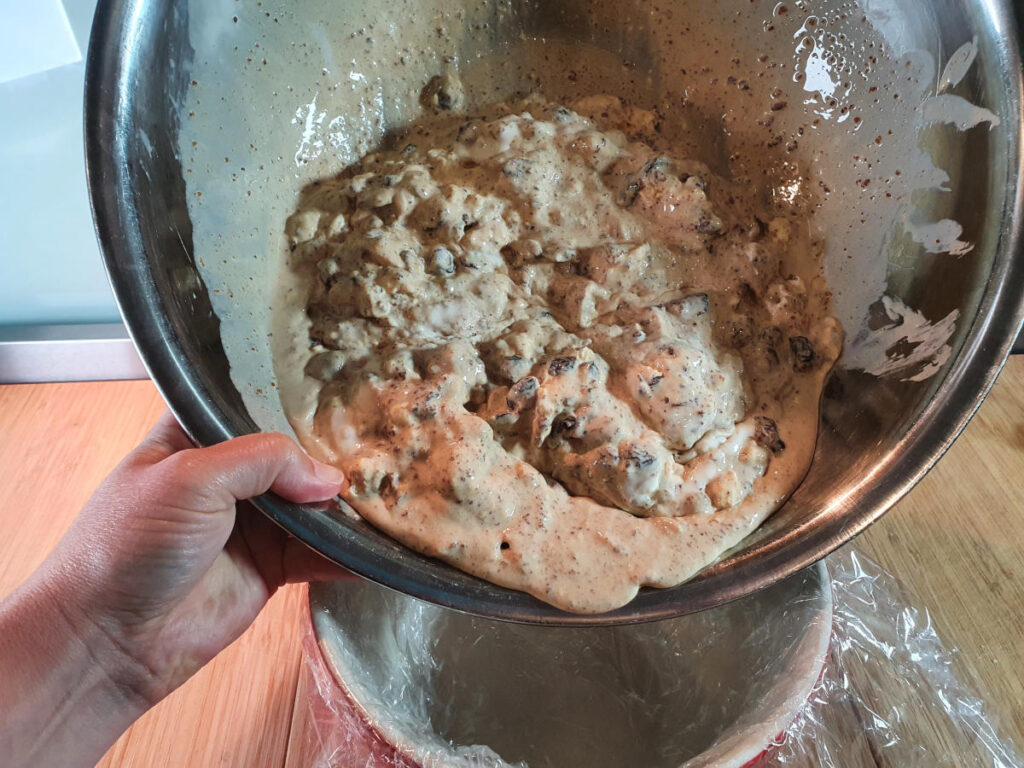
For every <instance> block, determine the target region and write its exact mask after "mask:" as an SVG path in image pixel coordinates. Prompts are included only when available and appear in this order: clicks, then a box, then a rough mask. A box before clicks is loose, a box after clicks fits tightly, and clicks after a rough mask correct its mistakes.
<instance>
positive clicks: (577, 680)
mask: <svg viewBox="0 0 1024 768" xmlns="http://www.w3.org/2000/svg"><path fill="white" fill-rule="evenodd" d="M310 608H311V611H312V618H313V628H314V632H315V634H316V638H317V641H318V644H319V647H320V650H321V653H322V655H323V658H324V661H325V663H326V665H327V667H328V668H329V669H330V671H331V673H332V674H333V675H334V676H335V678H336V680H337V681H338V684H339V686H341V687H340V688H338V689H337V690H334V691H328V692H326V693H325V694H324V695H325V696H326V697H327V700H326V703H327V705H328V709H335V710H336V709H339V708H348V707H349V706H351V705H353V704H354V706H355V707H357V708H358V711H359V714H360V715H361V716H362V718H363V719H364V720H365V721H366V722H368V723H369V724H370V725H371V726H372V727H373V728H374V729H375V730H376V731H377V733H378V734H380V736H382V737H383V739H384V740H385V741H386V742H387V743H388V744H390V745H392V746H394V747H396V748H398V750H399V751H400V752H401V753H403V754H405V755H406V756H407V757H410V758H412V760H413V761H414V762H415V763H416V764H419V765H436V766H445V768H460V767H461V766H467V767H468V766H481V765H487V766H494V767H495V768H505V767H506V766H510V765H528V766H530V768H544V766H570V765H585V766H588V767H589V768H605V767H607V768H612V767H614V766H626V765H636V766H641V765H642V766H645V767H646V768H679V766H684V765H685V768H701V766H716V767H717V768H725V767H726V766H734V767H738V766H741V765H743V764H745V763H747V762H748V761H750V760H751V759H753V758H755V757H757V756H758V755H759V754H760V753H761V752H762V751H763V750H764V749H765V747H766V746H767V745H768V744H769V743H770V742H771V741H772V740H773V739H775V738H776V737H777V736H778V735H779V734H780V733H781V732H783V731H784V730H785V729H786V727H787V726H788V725H789V723H790V721H791V720H792V718H793V716H794V714H795V713H796V712H797V711H798V710H799V709H800V708H801V707H802V706H803V704H804V703H805V702H806V701H807V697H808V695H809V693H810V691H811V689H812V688H813V687H814V685H815V683H816V682H817V680H818V678H819V676H820V675H821V670H822V667H823V665H824V659H825V655H826V653H827V650H828V644H829V637H830V633H831V626H832V620H831V618H832V614H831V593H830V587H829V581H828V577H827V575H826V574H825V568H824V566H821V565H819V566H818V567H815V568H810V569H808V570H806V571H804V572H802V573H800V574H797V575H796V576H793V577H791V578H789V579H787V580H785V581H782V582H780V583H779V584H777V585H775V586H774V587H772V588H770V589H766V590H764V591H762V592H760V593H759V594H757V595H754V596H752V597H749V598H747V599H745V600H741V601H736V602H733V603H730V604H728V605H725V606H721V607H719V608H716V609H714V610H709V611H703V612H701V613H698V614H693V615H690V616H684V617H681V618H677V619H672V620H668V621H662V622H656V623H651V624H641V625H628V626H618V627H589V628H579V629H565V628H560V627H559V628H556V627H537V626H525V625H521V624H511V623H508V622H498V621H492V620H488V619H482V618H478V617H474V616H469V615H466V614H462V613H458V612H455V611H450V610H447V609H444V608H439V607H437V606H435V605H431V604H429V603H425V602H422V601H420V600H416V599H414V598H410V597H407V596H405V595H401V594H398V593H396V592H393V591H391V590H388V589H384V588H382V587H379V586H377V585H374V584H371V583H369V582H366V581H362V580H360V581H353V580H349V581H343V582H338V583H336V584H321V585H314V586H313V587H312V588H311V590H310ZM342 690H344V692H345V693H344V694H343V693H342ZM346 696H347V697H348V698H347V699H346V698H345V697H346Z"/></svg>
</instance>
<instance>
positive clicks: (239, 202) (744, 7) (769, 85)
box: [86, 0, 1024, 623]
mask: <svg viewBox="0 0 1024 768" xmlns="http://www.w3.org/2000/svg"><path fill="white" fill-rule="evenodd" d="M1015 41H1016V34H1015V32H1014V30H1013V29H1012V27H1011V15H1010V12H1009V9H1008V8H1007V7H1006V5H1005V4H1000V3H999V2H995V1H992V2H977V3H959V2H953V1H952V0H939V1H938V2H934V3H929V4H927V5H921V4H919V3H916V2H912V1H911V0H883V1H881V2H880V1H878V0H869V1H868V0H865V1H864V2H855V1H853V0H848V1H847V2H836V1H829V2H809V1H806V2H805V1H804V0H797V2H793V3H785V2H779V3H776V2H763V1H762V0H758V2H754V3H751V2H749V0H735V1H734V2H723V3H714V4H708V3H696V2H687V1H686V0H657V1H656V2H648V0H625V1H624V2H614V3H613V2H607V3H604V2H598V3H592V2H588V1H585V0H566V2H560V3H547V2H542V1H541V0H523V1H521V2H480V3H478V2H474V3H463V2H458V1H452V0H448V1H443V2H442V1H441V0H423V1H422V2H417V3H415V4H413V5H409V4H406V3H402V2H398V1H397V0H395V1H394V2H392V1H391V0H387V1H386V2H379V3H356V2H350V1H349V0H340V1H337V0H332V1H331V2H326V1H325V0H316V1H311V2H305V3H302V4H294V3H287V2H284V0H264V1H263V2H262V3H258V4H250V3H238V2H235V1H234V0H215V1H214V0H204V1H203V2H180V3H157V2H147V1H146V0H103V1H101V2H100V3H99V6H98V10H97V17H96V28H95V30H94V33H93V43H92V48H91V50H90V66H89V73H88V78H87V80H88V82H87V94H86V99H87V152H88V157H89V172H90V183H91V186H92V195H93V200H94V206H95V209H96V214H97V223H98V229H99V233H100V238H101V241H102V245H103V248H104V252H105V255H106V258H107V262H108V267H109V271H110V274H111V279H112V283H113V285H114V288H115V292H116V294H117V296H118V300H119V302H120V304H121V307H122V310H123V313H124V315H125V317H126V320H127V322H128V325H129V329H130V330H131V332H132V334H133V336H134V338H135V340H136V342H137V343H138V345H139V346H140V349H141V352H142V355H143V357H144V359H145V361H146V363H147V365H148V366H149V368H150V371H151V373H152V374H153V377H154V380H155V381H156V382H157V384H158V385H159V386H160V388H161V389H162V391H163V392H164V394H165V396H166V397H167V398H168V401H169V402H170V404H171V406H172V408H173V409H174V410H175V412H176V413H177V415H178V416H179V418H180V419H181V420H182V422H183V423H184V425H185V426H186V428H187V429H189V431H190V432H191V433H192V434H193V436H194V437H195V438H196V439H197V440H198V441H200V442H202V443H211V442H216V441H219V440H222V439H226V438H228V437H231V436H234V435H237V434H241V433H245V432H249V431H253V430H276V431H284V432H289V431H290V428H289V425H288V423H287V421H286V419H285V418H284V416H283V413H282V409H281V404H280V400H279V397H278V393H277V390H276V373H275V370H274V363H273V355H272V347H273V337H272V333H271V327H272V309H273V307H274V305H275V291H276V289H277V286H278V283H279V275H280V270H281V268H282V259H283V257H284V254H285V244H284V237H283V232H284V222H285V220H286V219H287V217H288V215H289V214H290V213H291V211H292V210H293V207H294V205H295V203H296V201H297V197H298V194H299V191H300V190H301V189H302V187H303V186H304V185H305V184H307V183H309V182H310V181H312V180H314V179H316V178H319V177H323V176H325V175H328V174H331V173H335V172H337V171H339V170H340V169H341V168H342V167H344V165H345V164H346V163H348V162H350V161H352V160H354V159H356V158H358V157H359V156H360V155H361V154H363V153H364V152H366V151H367V150H369V149H371V148H372V147H373V146H374V145H375V144H376V143H378V142H379V141H380V139H381V137H382V136H384V135H385V134H386V132H388V131H390V130H393V129H395V128H396V127H399V126H401V125H403V124H404V123H406V122H407V121H409V120H411V119H414V118H415V117H416V115H417V114H418V110H419V107H418V103H417V97H418V94H419V91H420V89H421V87H422V85H423V83H424V82H425V81H426V80H427V79H428V78H429V77H430V76H432V75H435V74H438V73H439V72H442V71H445V70H448V69H454V70H457V71H458V72H459V73H460V74H461V75H462V76H463V78H464V79H465V80H466V82H467V84H468V85H469V92H470V100H471V102H477V103H482V102H487V101H493V100H496V99H499V98H504V97H508V96H511V95H514V94H517V93H526V92H531V91H538V92H540V93H542V94H544V95H546V96H548V97H550V98H553V99H567V98H571V97H573V96H579V95H587V94H592V93H595V92H611V93H613V94H615V95H619V96H621V97H624V98H627V99H628V100H630V101H632V102H634V103H637V104H639V105H640V106H648V107H654V106H656V107H657V108H658V109H659V111H660V112H661V113H662V114H663V115H665V116H666V119H670V120H673V121H675V122H676V123H677V124H678V126H679V127H680V128H681V129H682V133H683V135H684V136H685V137H687V138H686V142H687V143H688V145H689V147H688V148H689V149H690V150H691V151H693V152H694V153H695V154H699V155H700V156H701V157H702V158H703V159H705V160H707V161H708V162H709V163H710V164H711V165H712V166H713V167H715V168H716V170H718V171H719V172H724V170H725V168H726V165H727V164H728V160H729V158H730V156H732V155H735V156H736V157H739V158H740V160H741V161H742V157H743V153H744V152H748V151H750V148H751V147H752V146H755V145H759V146H760V145H763V138H764V137H763V136H760V135H758V136H756V137H755V135H754V134H755V133H756V132H758V131H765V130H768V131H771V132H773V138H774V135H775V134H777V135H778V137H779V139H778V143H777V145H776V148H775V149H773V150H772V152H774V153H775V154H774V155H773V156H772V162H773V163H774V164H775V166H774V170H775V177H776V178H777V183H776V184H775V186H774V187H773V189H772V194H774V195H779V196H782V197H786V196H794V195H801V196H806V197H807V198H808V199H810V200H812V201H813V202H814V203H815V205H816V206H817V213H816V216H815V221H814V222H813V224H812V225H813V227H814V228H815V229H816V231H817V232H818V233H819V234H820V235H821V236H822V237H823V238H824V242H825V247H826V271H827V276H828V279H829V281H830V285H831V287H832V289H833V291H834V295H835V312H836V314H837V315H838V317H839V318H840V320H841V321H842V322H843V324H844V326H845V328H846V332H847V337H848V338H847V348H846V350H845V352H844V359H843V361H842V362H841V364H840V366H839V368H838V370H836V371H835V373H834V374H833V377H832V380H831V382H830V384H829V386H828V387H827V390H826V395H825V401H824V404H823V409H822V425H821V430H820V435H819V440H818V446H817V453H816V457H815V460H814V464H813V466H812V468H811V471H810V473H809V475H808V476H807V478H806V480H805V481H804V483H803V484H802V486H801V487H800V488H799V489H798V491H797V492H796V493H795V494H794V495H793V496H792V498H791V499H790V500H789V501H788V502H787V503H786V504H785V506H784V507H783V508H782V509H781V510H780V511H779V512H778V513H777V514H775V515H774V516H773V517H772V518H770V519H769V521H768V522H767V523H766V524H765V525H764V526H762V527H761V529H759V530H758V531H757V532H756V533H755V534H754V535H753V536H751V537H750V538H749V539H748V540H747V541H746V542H744V543H743V544H742V545H741V546H740V547H739V548H738V549H737V550H736V551H734V552H733V553H731V554H729V555H728V556H727V557H725V558H723V559H722V560H721V561H720V562H719V563H718V564H716V565H715V566H713V567H711V568H709V569H708V570H706V571H705V572H704V573H703V574H701V575H700V576H699V577H698V578H697V579H695V580H694V581H692V582H689V583H687V584H684V585H681V586H679V587H677V588H674V589H670V590H660V591H659V590H645V591H643V592H642V593H641V594H640V596H639V597H638V598H637V599H636V600H635V601H634V602H633V603H632V604H630V605H629V606H627V607H626V608H624V609H621V610H620V611H617V612H614V613H613V614H608V615H605V616H602V617H571V616H568V615H566V614H562V613H560V612H558V611H556V610H554V609H551V608H548V607H547V606H544V605H541V604H540V603H539V602H537V601H536V600H533V599H532V598H530V597H528V596H525V595H521V594H517V593H512V592H509V591H508V590H503V589H500V588H497V587H493V586H491V585H489V584H485V583H483V582H481V581H479V580H477V579H474V578H472V577H469V576H466V575H464V574H462V573H460V572H457V571H455V570H454V569H452V568H449V567H447V566H445V565H443V564H441V563H438V562H435V561H431V560H429V559H427V558H423V557H420V556H418V555H416V554H414V553H412V552H410V551H408V550H406V549H405V548H403V547H401V546H398V545H397V544H396V543H395V542H393V541H392V540H390V539H389V538H387V537H386V536H384V535H382V534H380V533H378V532H377V531H375V530H374V529H372V528H370V527H369V526H368V525H366V524H365V523H363V522H362V521H361V520H359V519H358V517H357V516H355V515H354V514H346V513H345V512H344V511H343V510H337V509H334V510H327V509H309V508H299V507H296V506H294V505H289V504H285V503H283V502H281V501H280V500H277V499H273V498H267V499H264V500H263V501H262V502H261V506H262V507H263V508H264V509H265V511H267V513H268V514H270V515H271V517H273V518H274V519H275V520H277V521H278V522H279V523H281V524H282V525H283V526H285V527H286V528H287V529H288V530H290V531H291V532H292V533H294V534H296V535H297V536H299V537H300V538H302V539H304V540H305V541H307V542H308V543H310V544H311V545H312V546H314V547H315V548H317V549H318V550H320V551H321V552H323V553H325V554H326V555H328V556H329V557H331V558H333V559H335V560H337V561H339V562H342V563H344V564H346V565H348V566H349V567H351V568H353V569H354V570H356V571H357V572H359V573H362V574H364V575H367V576H369V577H371V578H373V579H375V580H377V581H380V582H383V583H385V584H388V585H390V586H392V587H395V588H397V589H400V590H402V591H405V592H408V593H411V594H414V595H417V596H419V597H422V598H425V599H428V600H433V601H436V602H440V603H442V604H444V605H448V606H453V607H457V608H460V609H463V610H468V611H474V612H479V613H484V614H489V615H492V616H500V617H503V618H510V619H517V620H524V621H541V622H551V623H580V622H584V623H586V622H598V623H600V622H618V621H640V620H651V619H657V618H663V617H666V616H672V615H677V614H679V613H681V612H687V611H694V610H699V609H702V608H706V607H708V606H711V605H715V604H718V603H721V602H724V601H726V600H729V599H732V598H735V597H738V596H741V595H744V594H749V593H751V592H753V591H755V590H756V589H759V588H761V587H764V586H765V585H767V584H770V583H772V582H774V581H776V580H778V579H779V578H781V577H783V576H785V575H788V574H791V573H794V572H795V571H796V570H798V569H800V568H802V567H804V566H806V565H808V564H809V563H811V562H814V561H815V560H816V559H818V558H820V557H821V556H823V555H824V554H825V553H827V552H828V551H831V549H833V548H835V547H836V546H838V545H839V544H841V543H843V542H844V541H846V540H848V539H849V538H850V537H851V536H853V535H855V534H856V533H857V532H858V531H860V530H862V529H863V528H864V527H865V526H866V525H867V524H868V523H870V522H871V521H872V520H874V519H875V518H877V517H878V516H879V515H880V514H881V513H882V512H883V511H884V510H885V509H886V508H887V507H888V506H889V505H890V504H891V503H892V502H893V501H895V499H896V498H898V497H899V495H900V494H902V493H903V492H904V491H905V490H906V489H907V488H908V487H909V486H910V485H911V484H912V483H913V482H914V481H916V479H918V478H919V477H920V476H921V475H922V474H923V472H924V471H926V469H927V468H928V467H929V466H930V464H931V463H932V462H933V461H934V460H936V459H937V457H938V456H939V455H941V453H942V451H943V450H944V449H945V447H946V446H947V445H948V444H949V442H950V441H951V440H952V439H953V437H955V435H956V434H957V433H958V431H959V430H960V429H961V428H962V427H963V425H964V424H965V423H966V420H967V419H968V418H969V416H970V414H971V413H972V412H973V410H974V408H975V407H976V405H977V403H978V402H979V401H980V398H981V397H982V395H983V393H984V392H985V391H986V389H987V387H988V385H989V384H990V383H991V381H992V379H993V377H994V375H995V372H996V370H997V369H998V366H999V364H1000V363H1001V361H1002V359H1003V357H1004V355H1005V353H1006V351H1007V350H1008V348H1009V345H1010V343H1011V341H1012V339H1013V337H1014V335H1015V331H1016V328H1017V327H1018V325H1019V321H1020V317H1021V315H1020V313H1021V309H1020V297H1021V294H1022V292H1024V279H1022V276H1021V267H1020V265H1019V264H1018V263H1017V262H1016V261H1015V258H1014V257H1015V253H1014V247H1015V244H1016V242H1017V220H1018V207H1019V203H1020V200H1019V196H1020V192H1019V186H1018V182H1017V170H1018V166H1019V163H1020V157H1019V130H1020V66H1019V60H1018V58H1017V48H1016V42H1015ZM741 91H742V92H743V93H745V94H746V95H745V96H744V99H745V100H744V101H737V100H736V98H735V95H736V94H737V93H738V92H741ZM779 102H785V104H786V108H785V109H779V110H772V108H771V107H772V105H773V104H776V103H779ZM764 115H768V116H769V117H771V121H770V122H769V124H768V125H767V126H766V125H763V124H762V122H763V120H762V122H759V119H762V118H763V116H764ZM755 138H756V139H757V141H755V140H754V139H755Z"/></svg>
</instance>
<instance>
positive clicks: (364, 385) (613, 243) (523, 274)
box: [277, 77, 842, 613]
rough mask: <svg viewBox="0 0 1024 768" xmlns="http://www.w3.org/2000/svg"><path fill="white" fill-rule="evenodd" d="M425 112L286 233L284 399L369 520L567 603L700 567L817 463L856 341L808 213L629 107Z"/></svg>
mask: <svg viewBox="0 0 1024 768" xmlns="http://www.w3.org/2000/svg"><path fill="white" fill-rule="evenodd" d="M462 100H463V95H462V89H461V86H460V84H459V82H458V81H457V80H456V79H454V78H451V77H445V78H435V79H434V80H433V81H431V83H430V84H429V85H428V87H427V89H426V90H425V91H424V101H425V104H426V105H427V106H428V107H430V108H431V109H430V112H431V114H429V115H428V116H426V117H425V118H424V119H423V120H422V121H420V122H418V123H416V124H414V125H413V126H411V127H409V128H407V129H406V130H404V131H403V132H402V133H401V134H400V135H397V136H394V137H392V138H391V139H389V140H388V142H386V144H385V146H384V147H382V148H381V149H380V150H379V151H377V152H373V153H371V154H369V155H367V156H365V157H364V158H362V159H361V160H360V161H358V162H357V163H355V164H354V165H352V166H350V167H349V168H347V169H345V170H344V171H343V172H342V173H341V174H340V175H338V176H337V177H335V178H331V179H326V180H323V181H321V182H317V183H315V184H313V185H311V186H309V187H307V189H306V190H305V191H304V193H303V195H302V198H301V201H300V203H299V207H298V210H297V211H296V212H295V213H294V214H293V215H292V217H291V218H290V220H289V221H288V224H287V234H288V238H289V242H290V244H291V247H292V253H291V258H290V260H289V274H288V275H286V276H284V278H285V279H286V280H290V281H293V283H294V289H293V290H291V291H289V292H288V296H289V297H291V298H290V300H289V301H288V303H287V307H286V308H285V310H284V311H285V312H286V314H287V315H288V316H289V317H290V318H291V328H293V329H294V332H295V334H296V343H295V344H294V345H292V348H291V350H290V352H289V354H288V355H287V359H280V356H279V359H278V361H277V365H278V367H279V368H281V367H284V366H287V367H291V368H293V369H294V368H295V367H296V366H297V367H299V368H301V369H303V370H304V371H305V376H304V377H302V378H301V381H299V380H297V379H295V378H293V379H292V381H293V383H292V384H290V385H289V386H291V387H292V390H293V391H289V392H284V393H282V395H283V396H282V400H283V402H284V403H285V407H286V409H287V410H288V416H289V419H290V420H291V422H292V424H293V426H294V427H295V430H296V432H297V434H298V435H299V438H300V440H301V441H302V442H303V444H304V445H305V447H306V448H307V449H308V450H309V451H310V452H311V453H312V454H313V455H314V456H316V457H317V458H319V459H322V460H326V461H329V462H332V463H334V464H336V465H337V466H339V467H341V468H342V469H343V470H344V471H345V473H346V474H347V476H348V477H349V478H350V480H351V482H352V491H351V497H350V499H349V501H350V502H351V503H352V505H353V506H354V508H355V509H356V510H357V511H358V512H359V514H360V515H362V516H363V517H364V518H365V519H366V520H368V521H369V522H371V523H372V524H373V525H375V526H377V527H379V528H381V529H382V530H384V531H386V532H387V533H388V534H390V535H391V536H393V537H394V538H396V539H398V540H399V541H401V542H403V543H405V544H406V545H407V546H409V547H411V548H413V549H415V550H418V551H419V552H422V553H424V554H426V555H430V556H434V557H437V558H440V559H442V560H445V561H447V562H449V563H451V564H453V565H455V566H456V567H458V568H461V569H462V570H464V571H467V572H469V573H472V574H475V575H477V576H480V577H482V578H484V579H487V580H489V581H491V582H494V583H496V584H500V585H503V586H507V587H511V588H514V589H519V590H523V591H525V592H529V593H530V594H532V595H535V596H536V597H538V598H539V599H541V600H544V601H546V602H548V603H550V604H552V605H555V606H558V607H560V608H563V609H565V610H567V611H573V612H580V613H597V612H603V611H607V610H611V609H614V608H617V607H619V606H622V605H624V604H625V603H627V602H629V601H630V600H631V599H632V598H633V596H634V595H635V594H636V592H637V590H638V589H639V588H640V587H642V586H652V587H670V586H674V585H677V584H679V583H681V582H683V581H685V580H686V579H688V578H690V577H692V576H693V575H694V574H696V573H697V572H698V571H700V570H701V569H702V568H704V567H705V566H707V565H708V564H710V563H712V562H713V561H714V560H715V559H716V558H717V557H719V556H720V555H721V554H722V553H723V552H724V551H726V550H727V549H729V548H731V547H732V546H734V545H735V544H737V543H738V542H739V541H740V540H742V539H743V538H744V537H745V536H746V535H747V534H749V533H750V532H751V531H752V530H754V529H755V528H756V527H757V526H758V525H759V524H760V523H761V522H762V521H763V520H764V519H765V518H766V517H767V516H768V515H770V514H771V513H772V512H773V511H774V510H775V509H776V508H777V507H778V506H779V505H780V504H781V503H782V502H783V501H784V500H785V499H786V498H787V496H788V495H789V494H790V493H791V492H792V491H793V489H794V488H795V487H796V486H797V484H798V483H799V482H800V480H801V479H802V478H803V476H804V474H805V473H806V471H807V468H808V466H809V464H810V460H811V455H812V453H813V448H814V442H815V435H816V433H817V426H818V404H819V400H820V396H821V390H822V386H823V381H824V379H825V377H826V375H827V373H828V371H829V370H830V368H831V366H832V364H833V363H834V362H835V360H836V358H837V357H838V355H839V352H840V350H841V348H842V330H841V327H840V324H839V322H838V321H837V320H836V319H835V318H833V317H832V316H831V314H830V308H829V305H830V294H829V292H828V290H827V287H826V285H825V282H824V279H823V277H822V276H821V264H820V254H821V248H820V244H818V243H816V242H815V241H814V240H813V239H812V237H811V234H810V227H809V225H808V215H807V211H806V210H805V209H804V207H805V206H806V203H801V202H799V201H795V202H787V201H785V200H778V199H776V200H772V201H770V200H768V199H766V197H765V196H764V195H763V194H761V193H760V192H759V191H758V190H757V189H755V187H754V186H753V185H752V184H750V183H749V182H745V181H743V180H741V179H736V180H729V179H725V178H722V177H719V176H715V175H712V174H711V173H710V171H709V170H708V168H707V166H706V165H704V164H703V163H702V162H700V161H699V159H695V158H687V157H679V156H677V155H676V154H673V151H672V147H671V146H669V145H668V144H669V142H666V141H665V140H664V139H663V138H662V136H661V133H660V131H659V124H658V117H657V115H656V114H655V113H653V112H651V111H647V110H642V109H638V108H634V107H631V106H628V105H625V104H623V103H622V102H621V101H620V100H619V99H617V98H615V97H611V96H593V97H589V98H585V99H582V100H580V101H577V102H575V103H572V104H569V105H566V106H562V105H558V104H551V103H547V102H545V101H543V100H541V99H539V98H536V97H534V98H528V99H526V100H522V101H517V102H507V103H500V104H497V105H494V106H492V107H490V108H487V109H485V110H481V111H479V112H474V113H473V114H472V115H466V114H463V113H461V108H462Z"/></svg>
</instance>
